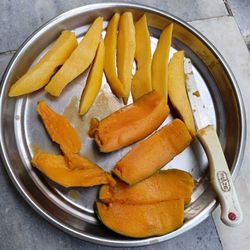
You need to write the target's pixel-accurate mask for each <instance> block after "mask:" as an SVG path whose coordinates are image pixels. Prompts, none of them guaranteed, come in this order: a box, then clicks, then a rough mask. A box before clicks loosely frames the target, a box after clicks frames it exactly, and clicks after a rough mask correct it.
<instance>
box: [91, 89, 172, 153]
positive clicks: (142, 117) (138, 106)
mask: <svg viewBox="0 0 250 250" xmlns="http://www.w3.org/2000/svg"><path fill="white" fill-rule="evenodd" d="M168 114H169V107H168V106H167V105H166V103H165V101H164V100H163V98H162V97H161V95H160V94H158V93H157V92H156V91H152V92H150V93H148V94H146V95H144V96H142V97H141V98H139V99H138V100H137V101H136V102H135V103H133V104H131V105H129V106H126V107H123V108H121V109H120V110H118V111H116V112H114V113H112V114H111V115H110V116H108V117H106V118H104V119H103V120H101V121H99V122H98V121H97V120H95V122H94V123H92V127H90V131H91V134H94V135H95V141H96V143H97V145H98V146H99V149H100V151H101V152H112V151H114V150H117V149H120V148H122V147H125V146H127V145H129V144H131V143H133V142H136V141H138V140H140V139H142V138H144V137H146V136H148V135H149V134H151V133H152V132H153V131H154V130H155V129H157V128H158V127H159V126H160V125H161V123H162V122H163V121H164V120H165V119H166V117H167V115H168ZM143 157H144V156H143Z"/></svg>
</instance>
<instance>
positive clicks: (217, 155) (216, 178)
mask: <svg viewBox="0 0 250 250" xmlns="http://www.w3.org/2000/svg"><path fill="white" fill-rule="evenodd" d="M197 137H198V139H199V141H200V142H201V144H202V146H203V148H204V150H205V152H206V155H207V157H208V162H209V168H210V182H211V184H212V186H213V188H214V190H215V191H216V194H217V196H218V198H219V201H220V204H221V220H222V222H223V223H224V224H226V225H228V226H231V227H234V226H237V225H239V224H240V223H241V221H242V219H243V214H242V210H241V208H240V204H239V201H238V197H237V194H236V191H235V188H234V184H233V180H232V176H231V173H230V171H229V168H228V165H227V162H226V159H225V156H224V153H223V151H222V148H221V144H220V141H219V138H218V135H217V133H216V130H215V128H214V126H212V125H209V126H207V127H205V128H203V129H200V130H198V131H197Z"/></svg>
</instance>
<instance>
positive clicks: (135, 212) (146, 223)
mask: <svg viewBox="0 0 250 250" xmlns="http://www.w3.org/2000/svg"><path fill="white" fill-rule="evenodd" d="M96 207H97V213H98V216H99V218H100V220H101V221H102V222H103V224H104V225H105V226H107V227H108V228H110V229H111V230H113V231H115V232H117V233H119V234H122V235H125V236H129V237H133V238H143V237H149V236H157V235H163V234H166V233H168V232H171V231H173V230H175V229H177V228H178V227H180V226H182V224H183V220H184V202H183V199H180V200H170V201H163V202H158V203H153V204H144V205H129V204H124V203H123V204H122V203H116V202H114V203H110V204H108V205H107V204H104V203H102V202H99V201H97V202H96Z"/></svg>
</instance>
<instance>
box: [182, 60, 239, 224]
mask: <svg viewBox="0 0 250 250" xmlns="http://www.w3.org/2000/svg"><path fill="white" fill-rule="evenodd" d="M184 71H185V74H186V88H187V93H188V98H189V102H190V105H191V109H192V112H193V117H194V122H195V126H196V130H197V137H198V140H199V141H200V143H201V144H202V146H203V148H204V150H205V152H206V155H207V158H208V163H209V170H210V182H211V184H212V187H213V188H214V190H215V192H216V194H217V196H218V199H219V202H220V205H221V220H222V222H223V223H224V224H226V225H228V226H232V227H234V226H237V225H239V224H240V223H241V221H242V219H243V214H242V210H241V208H240V204H239V201H238V198H237V194H236V191H235V187H234V183H233V180H232V176H231V173H230V171H229V168H228V165H227V162H226V159H225V156H224V153H223V150H222V148H221V144H220V141H219V138H218V135H217V132H216V129H215V127H214V125H213V124H212V123H211V122H210V120H209V117H208V116H207V114H206V112H205V106H204V105H203V103H202V99H201V96H200V94H199V92H198V91H199V90H198V88H197V85H196V82H195V78H194V75H193V71H192V63H191V61H190V59H189V58H185V61H184Z"/></svg>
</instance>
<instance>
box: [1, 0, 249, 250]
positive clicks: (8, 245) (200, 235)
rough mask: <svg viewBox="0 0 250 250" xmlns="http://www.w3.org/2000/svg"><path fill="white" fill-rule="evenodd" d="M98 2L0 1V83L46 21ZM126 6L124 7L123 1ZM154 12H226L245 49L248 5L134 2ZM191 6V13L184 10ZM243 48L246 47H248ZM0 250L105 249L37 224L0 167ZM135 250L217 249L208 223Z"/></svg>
mask: <svg viewBox="0 0 250 250" xmlns="http://www.w3.org/2000/svg"><path fill="white" fill-rule="evenodd" d="M91 2H102V1H101V0H99V1H98V0H97V1H91V0H72V1H63V0H58V1H56V0H47V1H43V0H34V1H32V4H31V1H29V0H0V6H1V10H2V12H1V15H0V24H1V26H0V77H1V76H2V74H3V72H4V70H5V68H6V66H7V64H8V62H9V60H10V59H11V57H12V56H13V54H14V52H15V50H16V49H17V48H18V47H19V46H20V45H21V43H22V42H23V41H24V40H25V39H26V38H27V37H28V36H29V35H30V34H31V33H32V32H33V31H34V30H35V29H37V28H38V27H39V26H40V25H42V24H44V23H45V22H46V21H47V20H49V19H50V18H52V17H54V16H56V15H58V14H60V13H62V12H64V11H66V10H69V9H72V8H74V7H78V6H81V5H84V4H87V3H91ZM125 2H127V1H125ZM134 2H137V3H144V4H147V5H152V6H157V7H158V8H160V9H162V10H165V11H168V12H170V13H173V14H175V15H176V16H178V17H180V18H182V19H184V20H186V21H193V20H202V19H209V18H213V17H220V16H227V15H230V13H231V12H232V13H233V14H234V16H235V19H236V21H237V23H238V25H239V28H240V30H241V32H242V35H243V37H244V39H245V41H246V43H247V44H248V46H249V35H250V30H249V29H250V23H249V22H250V19H249V17H248V15H249V13H250V1H249V0H244V1H241V0H240V1H237V0H229V8H226V7H225V5H224V2H223V1H222V0H185V1H182V0H176V1H171V0H166V1H161V0H156V1H152V0H145V1H143V0H137V1H134ZM190 6H192V8H190ZM248 48H249V47H248ZM0 190H1V195H0V249H4V250H5V249H7V250H8V249H21V250H22V249H25V250H26V249H110V248H108V247H102V246H98V245H95V244H91V243H87V242H84V241H81V240H78V239H76V238H74V237H72V236H69V235H67V234H66V233H64V232H62V231H60V230H59V229H57V228H55V227H54V226H52V225H51V224H50V223H48V222H47V221H45V220H44V219H43V218H41V217H40V216H39V215H38V214H37V213H36V212H35V211H34V210H33V209H32V208H31V207H30V206H29V205H28V204H27V203H26V202H25V201H24V200H23V198H22V197H21V196H20V194H19V193H18V192H17V191H16V189H15V188H14V186H13V185H12V183H11V181H10V179H9V177H8V176H7V173H6V171H5V169H4V168H3V165H2V164H0ZM141 249H166V250H167V249H183V250H184V249H185V250H186V249H187V250H189V249H190V250H191V249H200V250H203V249H213V250H217V249H218V250H219V249H222V246H221V242H220V239H219V237H218V234H217V231H216V228H215V225H214V222H213V220H212V218H211V217H209V218H208V219H206V220H205V221H203V222H202V223H201V224H200V225H198V226H197V227H195V228H194V229H192V230H190V231H189V232H187V233H184V234H183V235H181V236H179V237H177V238H175V239H172V240H169V241H167V242H164V243H160V244H157V245H153V246H150V247H147V248H145V247H144V248H141Z"/></svg>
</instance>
